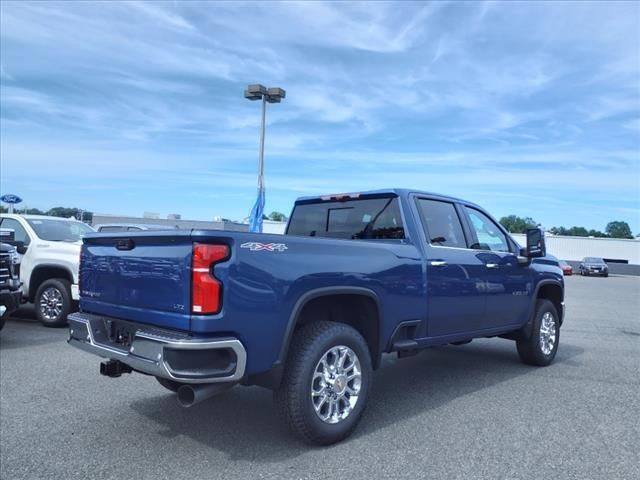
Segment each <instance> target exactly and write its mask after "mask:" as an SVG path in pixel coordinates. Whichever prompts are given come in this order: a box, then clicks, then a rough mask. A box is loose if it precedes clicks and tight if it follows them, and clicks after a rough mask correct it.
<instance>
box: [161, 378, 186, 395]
mask: <svg viewBox="0 0 640 480" xmlns="http://www.w3.org/2000/svg"><path fill="white" fill-rule="evenodd" d="M156 380H157V381H158V383H159V384H160V385H162V386H163V387H164V388H166V389H167V390H171V391H172V392H177V391H178V389H179V388H180V387H181V386H182V385H184V383H180V382H176V381H175V380H169V379H168V378H162V377H156Z"/></svg>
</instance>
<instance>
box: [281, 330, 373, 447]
mask: <svg viewBox="0 0 640 480" xmlns="http://www.w3.org/2000/svg"><path fill="white" fill-rule="evenodd" d="M337 346H345V347H348V348H350V349H351V350H352V352H353V353H355V355H356V357H357V360H358V361H359V362H360V371H361V383H360V391H359V393H358V398H357V400H356V403H355V405H354V406H353V410H351V412H350V413H349V414H348V415H347V416H346V417H345V418H343V419H341V420H339V421H338V422H337V423H327V422H325V421H324V420H322V419H321V418H320V416H319V414H316V410H315V408H314V403H313V401H312V399H311V386H312V381H313V376H314V372H315V371H316V368H317V367H319V362H320V360H321V359H322V358H323V357H324V356H325V354H326V353H327V352H329V350H330V349H331V348H332V347H337ZM371 376H372V368H371V355H370V353H369V348H368V347H367V343H366V342H365V340H364V338H362V335H360V333H358V331H356V330H355V329H354V328H352V327H350V326H349V325H345V324H342V323H335V322H328V321H320V322H313V323H310V324H307V325H304V326H302V327H301V328H300V329H299V330H297V331H296V332H295V333H294V336H293V339H292V341H291V348H290V350H289V354H288V356H287V362H286V364H285V370H284V376H283V381H282V385H281V386H280V388H279V389H277V390H276V391H275V393H274V397H275V400H276V402H277V404H278V407H279V410H280V414H281V416H282V418H283V419H284V420H285V422H286V423H287V424H288V426H289V428H290V429H291V430H292V431H293V433H294V434H295V435H296V436H297V437H298V438H300V439H301V440H303V441H305V442H307V443H312V444H316V445H330V444H332V443H336V442H339V441H340V440H342V439H344V438H346V437H347V436H349V435H350V434H351V432H353V430H354V429H355V428H356V426H357V425H358V423H359V421H360V419H361V418H362V414H363V412H364V409H365V407H366V404H367V400H368V397H369V387H370V385H371ZM347 384H349V382H347ZM335 385H336V384H334V387H335ZM343 385H344V384H343ZM352 385H353V384H352ZM343 391H345V390H344V388H343ZM319 403H321V402H319Z"/></svg>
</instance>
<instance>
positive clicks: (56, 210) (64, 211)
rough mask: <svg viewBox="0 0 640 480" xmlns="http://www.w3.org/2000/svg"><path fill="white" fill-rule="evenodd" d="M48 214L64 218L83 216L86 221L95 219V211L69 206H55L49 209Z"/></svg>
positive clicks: (78, 218)
mask: <svg viewBox="0 0 640 480" xmlns="http://www.w3.org/2000/svg"><path fill="white" fill-rule="evenodd" d="M46 215H50V216H52V217H63V218H69V217H75V218H76V219H77V220H80V217H82V220H84V221H85V222H91V220H92V219H93V212H89V211H87V210H81V209H79V208H69V207H53V208H51V209H49V211H47V213H46Z"/></svg>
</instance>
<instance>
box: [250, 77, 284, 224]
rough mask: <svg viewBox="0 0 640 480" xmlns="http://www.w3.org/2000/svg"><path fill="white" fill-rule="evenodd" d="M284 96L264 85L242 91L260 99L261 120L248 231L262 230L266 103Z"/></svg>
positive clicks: (282, 91)
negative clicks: (256, 180)
mask: <svg viewBox="0 0 640 480" xmlns="http://www.w3.org/2000/svg"><path fill="white" fill-rule="evenodd" d="M285 96H286V92H285V91H284V90H283V89H282V88H278V87H274V88H267V87H265V86H264V85H260V84H255V85H249V87H247V89H246V90H245V91H244V98H247V99H249V100H262V122H261V124H260V153H259V156H258V198H257V199H256V203H255V204H254V205H253V208H252V209H251V216H250V217H249V231H250V232H262V214H263V212H264V196H265V194H264V133H265V123H266V119H267V103H280V101H281V100H282V99H283V98H284V97H285Z"/></svg>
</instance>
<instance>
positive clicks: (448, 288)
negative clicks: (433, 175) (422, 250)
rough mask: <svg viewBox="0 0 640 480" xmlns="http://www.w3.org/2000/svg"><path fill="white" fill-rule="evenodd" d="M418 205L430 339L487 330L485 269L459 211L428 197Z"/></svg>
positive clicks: (421, 199) (450, 204)
mask: <svg viewBox="0 0 640 480" xmlns="http://www.w3.org/2000/svg"><path fill="white" fill-rule="evenodd" d="M416 203H417V208H418V213H419V216H420V219H421V221H422V226H423V228H424V232H425V236H426V241H427V247H426V263H427V264H426V271H427V332H426V334H427V336H428V337H440V336H446V335H455V334H460V333H464V332H471V331H476V330H482V329H483V328H487V326H488V322H487V321H486V318H485V297H486V294H485V279H486V267H485V265H484V263H483V261H482V259H480V258H478V256H477V253H478V252H476V251H474V250H471V249H470V248H469V247H468V245H469V243H468V239H467V237H466V234H465V231H464V229H463V227H462V220H461V212H460V210H459V208H458V207H457V205H456V204H455V203H453V202H450V201H446V200H440V199H435V198H429V197H417V198H416Z"/></svg>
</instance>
